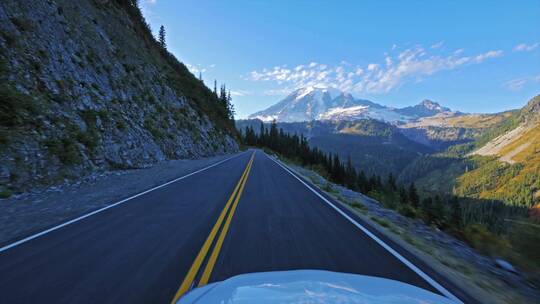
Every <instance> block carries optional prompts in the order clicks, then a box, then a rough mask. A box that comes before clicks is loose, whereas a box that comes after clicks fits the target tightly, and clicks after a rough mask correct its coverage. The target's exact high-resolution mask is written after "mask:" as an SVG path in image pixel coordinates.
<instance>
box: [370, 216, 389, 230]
mask: <svg viewBox="0 0 540 304" xmlns="http://www.w3.org/2000/svg"><path fill="white" fill-rule="evenodd" d="M370 219H371V220H372V221H374V222H376V223H377V224H379V225H381V226H382V227H389V226H390V224H389V223H388V221H386V220H385V219H382V218H380V217H375V216H371V217H370Z"/></svg>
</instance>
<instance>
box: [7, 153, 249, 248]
mask: <svg viewBox="0 0 540 304" xmlns="http://www.w3.org/2000/svg"><path fill="white" fill-rule="evenodd" d="M244 153H245V152H242V153H239V154H237V155H235V156H232V157H229V158H227V159H224V160H221V161H219V162H217V163H214V164H212V165H210V166H208V167H204V168H202V169H199V170H197V171H194V172H191V173H189V174H186V175H184V176H181V177H178V178H176V179H173V180H171V181H168V182H166V183H164V184H161V185H159V186H156V187H154V188H151V189H148V190H145V191H143V192H139V193H137V194H135V195H133V196H130V197H128V198H125V199H123V200H121V201H118V202H116V203H113V204H110V205H107V206H105V207H103V208H100V209H98V210H94V211H92V212H90V213H87V214H84V215H81V216H79V217H77V218H74V219H72V220H69V221H67V222H65V223H62V224H60V225H57V226H54V227H51V228H49V229H47V230H43V231H41V232H38V233H36V234H33V235H31V236H28V237H26V238H24V239H21V240H18V241H16V242H14V243H11V244H9V245H6V246H4V247H2V248H0V253H2V252H4V251H6V250H8V249H10V248H13V247H15V246H18V245H20V244H23V243H26V242H28V241H30V240H33V239H35V238H37V237H40V236H42V235H45V234H47V233H49V232H52V231H55V230H58V229H60V228H62V227H65V226H67V225H70V224H73V223H75V222H78V221H80V220H82V219H85V218H87V217H90V216H92V215H94V214H97V213H100V212H102V211H105V210H107V209H109V208H112V207H115V206H118V205H120V204H123V203H125V202H127V201H129V200H132V199H134V198H136V197H139V196H141V195H144V194H146V193H148V192H152V191H154V190H157V189H159V188H162V187H165V186H167V185H170V184H172V183H175V182H177V181H179V180H182V179H184V178H186V177H190V176H192V175H194V174H197V173H200V172H203V171H205V170H208V169H210V168H212V167H215V166H217V165H219V164H222V163H224V162H226V161H228V160H231V159H233V158H236V157H239V156H240V155H242V154H244Z"/></svg>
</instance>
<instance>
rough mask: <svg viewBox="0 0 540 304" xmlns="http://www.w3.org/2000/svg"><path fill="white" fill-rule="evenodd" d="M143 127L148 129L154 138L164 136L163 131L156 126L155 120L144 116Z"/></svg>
mask: <svg viewBox="0 0 540 304" xmlns="http://www.w3.org/2000/svg"><path fill="white" fill-rule="evenodd" d="M144 128H145V129H146V130H148V132H150V134H152V136H153V137H154V138H155V139H163V138H165V134H164V133H163V131H162V130H161V129H159V127H157V126H156V122H155V121H154V120H153V119H151V118H146V119H145V120H144Z"/></svg>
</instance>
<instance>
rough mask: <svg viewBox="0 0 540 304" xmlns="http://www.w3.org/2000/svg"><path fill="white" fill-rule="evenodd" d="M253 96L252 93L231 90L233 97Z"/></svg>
mask: <svg viewBox="0 0 540 304" xmlns="http://www.w3.org/2000/svg"><path fill="white" fill-rule="evenodd" d="M247 95H251V92H250V91H244V90H231V96H247Z"/></svg>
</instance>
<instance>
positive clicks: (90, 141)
mask: <svg viewBox="0 0 540 304" xmlns="http://www.w3.org/2000/svg"><path fill="white" fill-rule="evenodd" d="M76 137H77V140H78V141H79V142H80V143H82V144H83V145H85V146H86V147H87V148H88V149H89V150H90V151H94V149H95V148H96V147H97V146H98V144H99V134H98V132H97V131H96V129H88V130H87V131H86V132H78V133H77V135H76Z"/></svg>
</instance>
